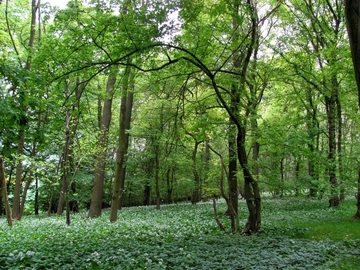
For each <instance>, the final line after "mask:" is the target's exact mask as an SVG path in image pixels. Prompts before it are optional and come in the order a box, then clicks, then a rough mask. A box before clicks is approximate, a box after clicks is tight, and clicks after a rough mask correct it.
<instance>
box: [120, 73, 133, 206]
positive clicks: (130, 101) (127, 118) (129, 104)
mask: <svg viewBox="0 0 360 270" xmlns="http://www.w3.org/2000/svg"><path fill="white" fill-rule="evenodd" d="M134 75H135V73H132V76H131V78H130V87H131V91H130V92H129V93H128V96H127V98H126V115H125V130H126V131H128V130H130V128H131V115H132V108H133V104H134V92H133V90H134V85H133V81H134ZM129 141H130V135H129V133H128V132H126V133H125V159H124V164H125V163H126V154H127V152H128V149H129ZM125 178H126V166H123V168H122V171H121V189H122V190H124V189H125ZM124 197H125V193H124V192H123V193H122V194H120V200H119V209H121V208H122V207H123V205H124Z"/></svg>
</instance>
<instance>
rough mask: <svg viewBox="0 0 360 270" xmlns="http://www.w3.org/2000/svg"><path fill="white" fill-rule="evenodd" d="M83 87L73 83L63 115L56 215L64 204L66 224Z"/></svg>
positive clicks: (68, 85) (68, 213) (68, 91)
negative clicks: (73, 92)
mask: <svg viewBox="0 0 360 270" xmlns="http://www.w3.org/2000/svg"><path fill="white" fill-rule="evenodd" d="M84 89H85V84H84V83H80V80H79V79H77V80H76V85H75V100H74V103H73V105H72V106H71V108H69V106H68V105H67V106H68V107H67V108H66V115H65V138H64V146H63V154H62V155H63V156H62V165H61V167H62V176H61V178H62V180H61V192H60V196H59V201H58V206H57V211H56V213H57V215H61V214H62V213H63V211H64V204H65V209H66V224H68V225H70V207H69V185H70V179H71V178H72V176H73V173H74V156H73V155H74V142H75V136H76V131H77V127H78V123H79V116H80V100H81V96H82V93H83V90H84ZM65 92H66V97H67V99H69V98H70V93H71V91H70V84H69V83H66V89H65Z"/></svg>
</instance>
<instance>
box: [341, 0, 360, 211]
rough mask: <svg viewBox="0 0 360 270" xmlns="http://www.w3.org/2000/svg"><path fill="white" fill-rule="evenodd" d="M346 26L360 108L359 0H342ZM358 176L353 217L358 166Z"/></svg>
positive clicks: (359, 182)
mask: <svg viewBox="0 0 360 270" xmlns="http://www.w3.org/2000/svg"><path fill="white" fill-rule="evenodd" d="M344 4H345V17H346V26H347V31H348V36H349V41H350V48H351V56H352V61H353V65H354V72H355V80H356V84H357V88H358V106H359V108H360V15H359V14H360V1H359V0H344ZM358 170H359V176H358V192H357V194H356V197H357V211H356V214H355V215H354V217H357V218H360V168H359V169H358Z"/></svg>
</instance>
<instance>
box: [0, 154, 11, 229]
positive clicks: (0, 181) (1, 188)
mask: <svg viewBox="0 0 360 270" xmlns="http://www.w3.org/2000/svg"><path fill="white" fill-rule="evenodd" d="M3 163H4V161H3V157H1V156H0V193H1V197H2V198H3V200H4V206H5V207H4V208H5V213H6V219H7V222H8V225H9V226H10V227H11V226H12V218H11V212H10V205H9V199H8V195H7V189H6V181H5V173H4V164H3ZM0 203H1V204H2V202H0Z"/></svg>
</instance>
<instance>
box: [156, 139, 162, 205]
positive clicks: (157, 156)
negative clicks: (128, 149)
mask: <svg viewBox="0 0 360 270" xmlns="http://www.w3.org/2000/svg"><path fill="white" fill-rule="evenodd" d="M159 148H160V147H159V142H156V147H155V191H156V209H157V210H160V201H161V197H160V179H159V172H160V163H159V159H160V157H159V156H160V149H159Z"/></svg>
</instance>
